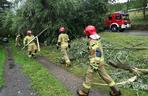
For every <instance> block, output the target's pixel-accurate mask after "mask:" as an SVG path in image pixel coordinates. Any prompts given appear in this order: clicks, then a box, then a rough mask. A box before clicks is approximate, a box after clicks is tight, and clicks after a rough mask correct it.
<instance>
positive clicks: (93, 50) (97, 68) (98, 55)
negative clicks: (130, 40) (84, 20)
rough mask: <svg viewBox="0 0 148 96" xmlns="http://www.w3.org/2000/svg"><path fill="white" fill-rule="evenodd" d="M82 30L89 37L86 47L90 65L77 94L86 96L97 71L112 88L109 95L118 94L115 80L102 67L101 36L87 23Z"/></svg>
mask: <svg viewBox="0 0 148 96" xmlns="http://www.w3.org/2000/svg"><path fill="white" fill-rule="evenodd" d="M84 32H85V34H86V36H88V38H89V40H88V41H89V42H88V43H89V44H88V49H89V53H90V55H89V62H90V65H89V67H88V69H87V73H86V77H85V81H84V82H83V84H82V88H81V89H80V90H78V94H79V96H88V94H89V90H90V88H91V82H92V79H93V73H94V72H98V74H99V75H100V77H101V78H102V79H103V80H104V81H105V82H106V83H107V84H108V85H109V86H110V88H111V90H112V92H111V96H120V94H121V93H120V91H119V90H118V89H117V88H116V87H115V82H114V81H113V80H112V78H111V77H110V76H109V75H108V74H107V72H106V70H105V69H104V56H103V48H102V45H101V37H100V36H99V35H98V34H97V33H96V28H95V27H94V26H92V25H89V26H87V27H86V28H85V30H84Z"/></svg>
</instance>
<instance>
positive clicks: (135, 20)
mask: <svg viewBox="0 0 148 96" xmlns="http://www.w3.org/2000/svg"><path fill="white" fill-rule="evenodd" d="M129 15H130V19H131V21H132V25H145V24H148V9H147V10H146V15H147V17H146V19H145V20H144V19H143V13H142V11H133V12H129Z"/></svg>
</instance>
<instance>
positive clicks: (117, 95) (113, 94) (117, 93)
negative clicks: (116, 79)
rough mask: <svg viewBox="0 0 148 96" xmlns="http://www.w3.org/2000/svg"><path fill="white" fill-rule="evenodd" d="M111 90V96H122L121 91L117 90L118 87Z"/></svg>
mask: <svg viewBox="0 0 148 96" xmlns="http://www.w3.org/2000/svg"><path fill="white" fill-rule="evenodd" d="M110 88H111V90H112V91H111V92H110V96H121V91H120V90H119V89H118V88H116V87H110Z"/></svg>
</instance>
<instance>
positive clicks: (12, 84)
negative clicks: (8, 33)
mask: <svg viewBox="0 0 148 96" xmlns="http://www.w3.org/2000/svg"><path fill="white" fill-rule="evenodd" d="M6 51H7V56H8V57H7V60H6V64H5V73H4V77H5V82H6V85H5V86H4V88H3V89H1V91H0V96H37V95H36V94H35V93H34V92H33V90H32V89H31V86H30V82H29V79H28V78H27V77H26V76H25V75H24V74H23V73H22V72H21V66H20V65H18V64H15V63H14V60H13V57H12V54H11V51H12V50H11V49H10V48H8V47H6Z"/></svg>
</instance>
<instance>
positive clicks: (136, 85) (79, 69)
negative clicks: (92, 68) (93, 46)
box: [42, 33, 148, 96]
mask: <svg viewBox="0 0 148 96" xmlns="http://www.w3.org/2000/svg"><path fill="white" fill-rule="evenodd" d="M101 36H102V43H103V47H107V48H122V49H121V50H113V49H104V56H105V61H106V63H108V60H109V59H111V60H114V61H117V60H116V57H118V58H119V59H120V60H121V61H122V62H124V63H127V64H129V65H130V66H136V67H139V68H148V65H147V62H148V54H147V53H148V50H134V49H126V48H125V47H128V48H133V47H148V43H147V42H148V37H146V36H130V35H126V34H122V35H121V33H101ZM55 48H56V47H55V46H54V47H53V46H49V47H46V48H43V49H42V50H43V51H42V54H44V55H46V56H48V58H49V60H52V61H53V62H56V63H59V62H57V61H59V60H60V56H61V54H60V51H59V50H56V49H55ZM69 55H70V58H71V60H72V64H73V65H72V67H70V68H67V70H69V71H71V72H72V73H74V74H76V75H78V76H81V77H82V76H84V75H85V72H86V70H87V66H88V64H89V62H88V52H87V42H86V39H85V38H81V39H76V40H73V41H72V43H71V49H70V50H69ZM105 67H106V69H107V71H108V73H109V74H110V75H111V76H112V77H113V79H114V80H115V81H116V82H120V81H123V80H126V79H128V78H130V77H131V76H134V75H135V74H132V73H129V72H128V71H124V70H121V69H115V68H113V67H111V66H109V65H108V64H106V65H105ZM96 75H97V74H96ZM147 80H148V76H147V75H141V76H140V77H139V78H138V80H137V81H135V82H133V83H131V84H127V85H125V86H119V87H121V88H122V92H123V96H147V94H148V93H147V92H146V91H147V90H148V86H147V82H148V81H147ZM94 82H103V81H102V80H101V79H99V80H98V77H97V78H94ZM96 87H98V88H99V90H107V88H106V87H102V86H96Z"/></svg>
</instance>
